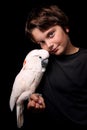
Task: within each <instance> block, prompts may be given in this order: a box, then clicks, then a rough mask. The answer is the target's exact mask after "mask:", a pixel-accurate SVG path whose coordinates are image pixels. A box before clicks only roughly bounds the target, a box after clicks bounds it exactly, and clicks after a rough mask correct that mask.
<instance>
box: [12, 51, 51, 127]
mask: <svg viewBox="0 0 87 130" xmlns="http://www.w3.org/2000/svg"><path fill="white" fill-rule="evenodd" d="M48 58H49V53H48V51H46V50H44V49H34V50H32V51H30V52H29V53H28V54H27V56H26V57H25V60H24V63H23V67H22V69H21V70H20V72H19V73H18V74H17V76H16V77H15V80H14V83H13V87H12V92H11V95H10V109H11V111H13V109H14V106H15V105H16V116H17V126H18V128H21V127H22V126H23V122H24V117H23V110H24V101H25V100H27V99H28V100H29V97H30V95H31V94H32V93H34V92H35V90H36V88H37V87H38V85H39V83H40V81H41V79H42V76H43V74H44V72H45V71H46V66H47V64H48Z"/></svg>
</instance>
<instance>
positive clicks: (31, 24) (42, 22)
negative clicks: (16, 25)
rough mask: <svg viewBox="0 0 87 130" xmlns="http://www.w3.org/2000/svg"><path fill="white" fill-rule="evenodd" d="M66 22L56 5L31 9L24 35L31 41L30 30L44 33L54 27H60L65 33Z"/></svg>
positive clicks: (63, 14)
mask: <svg viewBox="0 0 87 130" xmlns="http://www.w3.org/2000/svg"><path fill="white" fill-rule="evenodd" d="M68 22H69V20H68V17H67V16H66V14H65V13H64V12H63V11H62V10H61V9H60V8H59V7H58V6H56V5H50V6H44V7H39V8H38V7H37V8H33V9H32V10H31V12H30V13H29V15H28V18H27V21H26V26H25V33H27V34H28V36H29V37H30V38H31V39H33V37H32V30H33V29H34V28H38V29H40V30H41V31H43V32H44V31H46V30H47V29H49V28H50V27H52V26H54V25H59V26H61V27H62V28H63V30H64V31H65V28H66V27H68V24H69V23H68Z"/></svg>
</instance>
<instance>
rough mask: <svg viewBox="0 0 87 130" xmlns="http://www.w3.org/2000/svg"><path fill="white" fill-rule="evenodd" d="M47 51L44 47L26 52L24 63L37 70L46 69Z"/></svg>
mask: <svg viewBox="0 0 87 130" xmlns="http://www.w3.org/2000/svg"><path fill="white" fill-rule="evenodd" d="M48 58H49V52H48V51H46V50H44V49H34V50H32V51H30V52H29V53H28V55H27V56H26V58H25V60H24V65H26V67H27V69H28V68H33V69H36V70H37V71H38V70H40V71H41V70H42V71H43V72H44V71H45V70H46V66H47V64H48Z"/></svg>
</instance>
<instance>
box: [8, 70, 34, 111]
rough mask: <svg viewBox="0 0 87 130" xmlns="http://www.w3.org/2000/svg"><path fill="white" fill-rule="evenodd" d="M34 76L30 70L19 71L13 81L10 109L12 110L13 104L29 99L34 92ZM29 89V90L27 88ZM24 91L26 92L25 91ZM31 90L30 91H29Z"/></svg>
mask: <svg viewBox="0 0 87 130" xmlns="http://www.w3.org/2000/svg"><path fill="white" fill-rule="evenodd" d="M34 81H35V76H34V73H33V72H32V70H29V71H21V73H19V74H18V75H17V77H16V79H15V81H14V84H13V89H12V93H11V96H10V109H11V111H12V110H13V108H14V106H15V103H17V104H18V103H20V102H21V101H22V100H24V99H25V100H26V99H28V98H29V95H30V94H31V93H32V92H33V91H34V90H33V87H32V86H33V84H35V82H34ZM29 87H30V88H29ZM25 90H26V91H25ZM29 90H32V91H29Z"/></svg>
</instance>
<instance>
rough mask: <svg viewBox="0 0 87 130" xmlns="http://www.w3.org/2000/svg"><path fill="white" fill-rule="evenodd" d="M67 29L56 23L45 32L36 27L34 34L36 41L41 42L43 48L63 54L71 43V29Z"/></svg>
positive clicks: (52, 52)
mask: <svg viewBox="0 0 87 130" xmlns="http://www.w3.org/2000/svg"><path fill="white" fill-rule="evenodd" d="M65 31H66V32H65ZM65 31H64V30H63V29H62V28H61V27H60V26H58V25H55V26H53V27H51V28H49V29H48V30H46V31H44V32H42V31H40V30H39V29H38V28H34V29H33V30H32V35H33V38H34V40H35V42H36V43H37V44H39V45H40V46H41V48H43V49H45V50H47V51H49V52H50V53H51V54H55V55H61V54H62V53H64V52H66V48H67V46H68V43H69V37H68V35H67V33H68V32H69V29H68V28H66V30H65Z"/></svg>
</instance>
